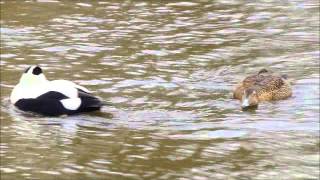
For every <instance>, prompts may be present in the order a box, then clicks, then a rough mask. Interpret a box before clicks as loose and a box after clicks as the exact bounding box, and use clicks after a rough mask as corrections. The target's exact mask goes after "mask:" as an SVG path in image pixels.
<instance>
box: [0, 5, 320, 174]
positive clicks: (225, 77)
mask: <svg viewBox="0 0 320 180" xmlns="http://www.w3.org/2000/svg"><path fill="white" fill-rule="evenodd" d="M31 64H39V65H41V66H42V67H43V68H44V70H45V73H46V75H47V78H48V79H67V80H72V81H75V82H77V83H78V84H80V85H83V86H86V87H87V88H89V89H91V90H93V91H94V92H95V94H96V95H98V96H100V97H101V98H103V99H105V100H106V101H109V102H112V105H111V106H109V107H105V108H103V109H102V112H101V113H91V114H86V115H77V116H70V117H61V118H46V117H41V116H36V115H33V114H25V113H21V112H19V111H17V110H16V109H14V108H13V107H12V106H11V105H9V103H8V97H9V95H10V92H11V90H12V88H13V86H14V85H15V84H16V83H17V81H18V79H19V77H20V75H21V73H22V72H23V70H24V69H25V68H26V67H27V66H29V65H31ZM261 68H270V69H272V70H274V71H277V72H281V73H283V74H288V76H289V77H290V78H291V79H292V83H293V90H294V93H293V97H292V98H290V99H288V100H284V101H279V102H269V103H262V104H261V105H260V107H259V109H258V110H257V111H255V112H242V111H240V109H239V102H238V101H235V100H232V99H231V95H232V89H233V87H234V86H235V85H236V84H237V83H238V82H239V81H240V80H242V79H243V78H244V77H245V76H247V75H249V74H251V73H255V72H256V71H258V70H259V69H261ZM109 113H111V114H112V115H110V114H109ZM319 145H320V141H319V1H317V0H307V1H298V0H292V1H273V0H270V1H269V0H268V1H262V0H261V1H256V2H244V1H238V0H234V1H226V0H217V1H212V2H206V1H200V2H196V1H194V2H189V1H162V2H158V1H108V2H98V1H92V2H89V3H88V2H87V3H80V2H76V1H49V0H38V1H1V146H0V147H1V151H0V157H1V166H0V170H1V179H199V180H202V179H319V160H320V159H319Z"/></svg>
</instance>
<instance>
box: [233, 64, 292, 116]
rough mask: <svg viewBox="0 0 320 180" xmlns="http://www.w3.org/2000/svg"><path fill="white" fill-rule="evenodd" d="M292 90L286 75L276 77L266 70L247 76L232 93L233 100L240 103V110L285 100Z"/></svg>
mask: <svg viewBox="0 0 320 180" xmlns="http://www.w3.org/2000/svg"><path fill="white" fill-rule="evenodd" d="M291 95H292V89H291V86H290V83H289V82H288V79H287V76H286V75H278V74H275V73H273V72H271V71H269V70H267V69H261V70H260V71H259V72H258V73H257V74H254V75H251V76H248V77H247V78H245V79H244V80H243V81H242V82H241V83H240V84H239V85H238V86H236V88H235V90H234V92H233V98H235V99H239V100H240V101H241V107H242V109H244V110H246V109H248V108H257V107H258V104H259V102H262V101H271V100H281V99H286V98H288V97H290V96H291Z"/></svg>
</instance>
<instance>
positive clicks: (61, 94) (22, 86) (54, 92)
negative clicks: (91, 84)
mask: <svg viewBox="0 0 320 180" xmlns="http://www.w3.org/2000/svg"><path fill="white" fill-rule="evenodd" d="M10 101H11V103H12V104H14V105H15V106H16V107H18V108H19V109H20V110H23V111H31V112H35V113H39V114H42V115H47V116H58V115H71V114H75V113H80V112H89V111H96V110H99V109H100V108H101V107H102V105H103V103H102V102H101V101H100V100H99V99H98V98H96V97H94V96H93V95H91V94H90V91H89V90H88V89H86V88H85V87H82V86H79V85H77V84H75V83H73V82H71V81H67V80H54V81H48V80H47V79H46V77H45V76H44V74H43V73H42V69H41V68H40V67H39V66H30V67H29V68H27V69H26V70H25V72H24V73H23V74H22V76H21V78H20V81H19V83H18V84H17V85H16V86H15V87H14V89H13V90H12V92H11V96H10Z"/></svg>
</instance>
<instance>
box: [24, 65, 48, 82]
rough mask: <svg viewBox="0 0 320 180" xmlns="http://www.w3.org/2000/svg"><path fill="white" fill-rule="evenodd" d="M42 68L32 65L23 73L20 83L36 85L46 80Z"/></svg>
mask: <svg viewBox="0 0 320 180" xmlns="http://www.w3.org/2000/svg"><path fill="white" fill-rule="evenodd" d="M46 81H47V78H46V77H45V76H44V74H43V72H42V69H41V68H40V67H39V66H30V67H28V68H27V69H26V70H25V71H24V73H23V74H22V76H21V78H20V81H19V83H20V84H22V85H26V86H29V85H35V84H40V83H43V82H46Z"/></svg>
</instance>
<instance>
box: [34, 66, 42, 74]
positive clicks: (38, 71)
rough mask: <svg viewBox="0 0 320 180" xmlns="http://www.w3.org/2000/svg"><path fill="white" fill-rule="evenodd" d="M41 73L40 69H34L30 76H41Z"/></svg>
mask: <svg viewBox="0 0 320 180" xmlns="http://www.w3.org/2000/svg"><path fill="white" fill-rule="evenodd" d="M41 73H42V69H41V68H40V67H38V66H37V67H35V68H34V69H33V71H32V74H34V75H39V74H41Z"/></svg>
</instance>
